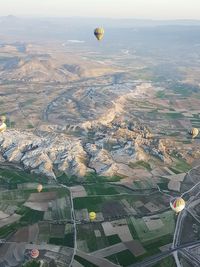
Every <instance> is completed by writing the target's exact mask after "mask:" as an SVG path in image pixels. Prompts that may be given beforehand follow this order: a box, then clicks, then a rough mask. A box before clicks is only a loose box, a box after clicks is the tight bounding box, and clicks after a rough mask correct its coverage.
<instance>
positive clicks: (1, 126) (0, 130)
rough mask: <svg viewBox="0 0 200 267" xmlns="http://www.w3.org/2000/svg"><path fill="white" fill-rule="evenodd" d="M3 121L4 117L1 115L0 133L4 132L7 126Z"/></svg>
mask: <svg viewBox="0 0 200 267" xmlns="http://www.w3.org/2000/svg"><path fill="white" fill-rule="evenodd" d="M5 121H6V117H5V116H1V117H0V133H2V132H4V131H5V130H6V128H7V126H6V124H5Z"/></svg>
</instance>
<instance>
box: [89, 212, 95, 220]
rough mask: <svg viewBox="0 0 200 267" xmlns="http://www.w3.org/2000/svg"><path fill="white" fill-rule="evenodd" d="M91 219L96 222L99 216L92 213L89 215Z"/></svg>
mask: <svg viewBox="0 0 200 267" xmlns="http://www.w3.org/2000/svg"><path fill="white" fill-rule="evenodd" d="M89 217H90V221H94V220H95V219H96V217H97V215H96V213H95V212H93V211H92V212H90V213H89Z"/></svg>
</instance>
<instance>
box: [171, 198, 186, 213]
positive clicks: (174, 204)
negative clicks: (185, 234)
mask: <svg viewBox="0 0 200 267" xmlns="http://www.w3.org/2000/svg"><path fill="white" fill-rule="evenodd" d="M170 206H171V208H172V209H173V210H174V211H175V212H176V213H179V212H181V211H182V210H183V209H184V208H185V200H184V199H182V198H181V197H178V198H175V199H173V200H172V201H171V202H170Z"/></svg>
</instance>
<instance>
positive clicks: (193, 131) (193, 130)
mask: <svg viewBox="0 0 200 267" xmlns="http://www.w3.org/2000/svg"><path fill="white" fill-rule="evenodd" d="M190 134H191V135H192V138H195V137H196V136H197V135H198V134H199V130H198V129H197V128H192V130H191V131H190Z"/></svg>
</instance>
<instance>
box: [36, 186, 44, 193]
mask: <svg viewBox="0 0 200 267" xmlns="http://www.w3.org/2000/svg"><path fill="white" fill-rule="evenodd" d="M42 189H43V186H42V185H41V184H39V185H38V187H37V191H38V192H39V193H40V192H41V191H42Z"/></svg>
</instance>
